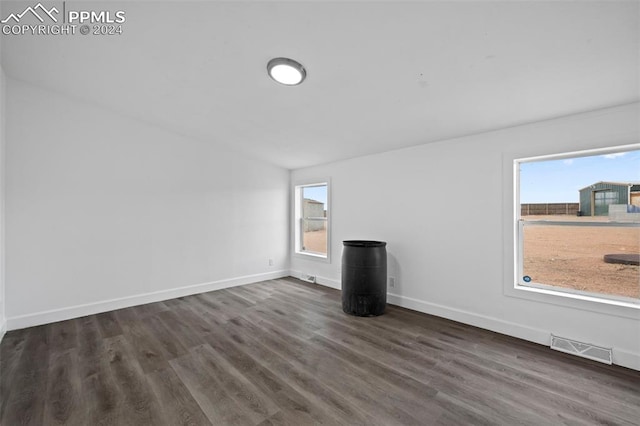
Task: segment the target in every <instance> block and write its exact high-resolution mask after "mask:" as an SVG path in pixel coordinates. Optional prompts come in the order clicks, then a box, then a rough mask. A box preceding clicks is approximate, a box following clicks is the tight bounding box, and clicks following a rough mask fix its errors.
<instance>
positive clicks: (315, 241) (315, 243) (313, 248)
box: [302, 228, 327, 254]
mask: <svg viewBox="0 0 640 426" xmlns="http://www.w3.org/2000/svg"><path fill="white" fill-rule="evenodd" d="M302 245H303V246H304V249H305V251H310V252H313V253H322V254H327V230H326V228H325V229H321V230H319V231H307V232H305V233H304V234H303V236H302Z"/></svg>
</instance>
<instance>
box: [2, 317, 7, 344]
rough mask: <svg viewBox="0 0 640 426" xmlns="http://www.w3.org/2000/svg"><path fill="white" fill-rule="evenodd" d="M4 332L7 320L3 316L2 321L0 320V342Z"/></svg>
mask: <svg viewBox="0 0 640 426" xmlns="http://www.w3.org/2000/svg"><path fill="white" fill-rule="evenodd" d="M6 332H7V320H6V319H4V318H3V319H2V322H0V343H2V338H3V337H4V335H5V333H6Z"/></svg>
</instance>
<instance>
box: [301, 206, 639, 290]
mask: <svg viewBox="0 0 640 426" xmlns="http://www.w3.org/2000/svg"><path fill="white" fill-rule="evenodd" d="M523 219H524V220H549V221H574V222H580V221H583V222H584V221H599V222H606V221H608V218H607V217H577V216H523ZM524 241H525V244H524V275H527V276H529V277H531V280H532V282H534V283H539V284H548V285H552V286H555V287H559V288H568V289H574V290H580V291H587V292H592V293H600V294H605V295H615V296H625V297H631V298H636V299H637V298H640V270H639V267H638V266H635V265H618V264H611V263H605V262H604V255H605V254H618V253H640V228H623V227H620V228H618V227H614V228H610V227H588V226H573V227H569V226H567V227H565V226H529V227H527V226H525V238H524ZM304 246H305V248H306V250H308V251H312V252H315V253H326V252H327V231H326V229H325V230H321V231H312V232H305V233H304Z"/></svg>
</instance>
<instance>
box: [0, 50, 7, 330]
mask: <svg viewBox="0 0 640 426" xmlns="http://www.w3.org/2000/svg"><path fill="white" fill-rule="evenodd" d="M0 56H1V55H0ZM5 99H6V80H5V76H4V70H3V69H2V66H0V341H1V340H2V337H3V336H4V333H5V331H6V330H7V322H6V315H5V291H4V280H5V273H4V271H5V268H4V266H5V265H4V240H5V238H4V235H5V234H4V198H5V196H4V182H5V162H4V155H5V133H6V132H5V109H6V102H5Z"/></svg>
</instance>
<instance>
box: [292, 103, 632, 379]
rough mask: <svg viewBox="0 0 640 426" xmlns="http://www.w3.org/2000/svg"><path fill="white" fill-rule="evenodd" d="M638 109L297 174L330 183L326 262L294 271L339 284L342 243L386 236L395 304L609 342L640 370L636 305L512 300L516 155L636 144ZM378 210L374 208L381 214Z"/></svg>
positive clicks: (500, 327)
mask: <svg viewBox="0 0 640 426" xmlns="http://www.w3.org/2000/svg"><path fill="white" fill-rule="evenodd" d="M639 112H640V111H639V107H638V104H634V105H627V106H623V107H619V108H612V109H609V110H603V111H597V112H594V113H589V114H582V115H576V116H571V117H566V118H562V119H557V120H550V121H546V122H541V123H536V124H531V125H523V126H519V127H514V128H509V129H505V130H501V131H495V132H490V133H484V134H480V135H474V136H468V137H463V138H458V139H455V140H449V141H443V142H440V143H433V144H425V145H421V146H418V147H414V148H409V149H403V150H398V151H392V152H387V153H383V154H378V155H372V156H367V157H360V158H355V159H352V160H347V161H341V162H336V163H332V164H328V165H324V166H318V167H311V168H305V169H300V170H296V171H294V172H293V173H292V184H295V183H296V182H298V181H305V180H308V179H314V178H318V177H321V178H326V177H329V178H330V179H331V185H332V187H331V191H332V192H331V201H330V202H331V207H330V208H331V214H332V223H331V227H332V228H331V235H332V241H331V250H332V257H331V259H332V260H331V262H330V263H323V262H318V261H314V260H307V259H301V258H299V257H297V256H294V257H293V258H292V262H291V267H292V273H293V274H296V275H297V274H300V273H307V274H312V275H317V276H318V278H317V279H318V281H319V282H320V283H321V284H325V285H329V286H334V287H338V288H339V286H340V261H341V260H340V256H341V252H342V241H343V240H347V239H377V240H384V241H387V243H388V245H387V250H388V257H389V258H388V267H389V276H395V277H396V283H397V285H396V287H395V288H394V289H389V291H390V293H393V294H390V295H389V301H390V302H391V303H394V304H399V305H402V306H406V307H409V308H412V309H416V310H421V311H423V312H428V313H433V314H435V315H439V316H444V317H447V318H451V319H455V320H458V321H461V322H465V323H469V324H473V325H477V326H480V327H483V328H488V329H491V330H494V331H498V332H501V333H505V334H510V335H513V336H516V337H520V338H524V339H528V340H531V341H536V342H538V343H542V344H549V341H550V338H549V335H550V333H552V332H553V333H554V334H557V335H560V336H563V337H569V338H575V339H577V340H580V341H585V342H590V343H593V344H599V345H602V346H606V347H613V348H614V361H615V362H616V363H618V364H621V365H625V366H627V367H631V368H636V369H640V311H639V310H630V309H627V310H625V311H624V312H622V311H620V312H618V311H616V309H617V308H611V309H608V310H607V309H604V310H601V311H598V309H594V310H592V309H590V308H589V307H588V306H587V308H586V309H585V306H583V305H579V304H573V305H571V303H569V304H568V305H571V306H564V303H563V302H562V301H560V302H557V301H556V299H557V298H556V299H553V298H547V299H544V298H538V299H537V300H530V299H527V298H522V297H513V295H511V294H509V293H510V292H509V291H508V288H509V287H513V279H512V277H513V260H512V259H513V257H512V253H513V225H512V223H513V222H512V215H511V212H512V210H513V207H512V199H513V190H512V188H513V184H512V173H511V170H510V164H512V163H511V159H512V158H517V157H527V156H534V155H542V154H551V153H557V152H562V151H573V150H583V149H591V148H599V147H604V146H616V145H623V144H631V143H638V142H639V141H640V131H639V127H638V126H639V124H638V117H639V116H640V115H639ZM375 212H377V213H375Z"/></svg>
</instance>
